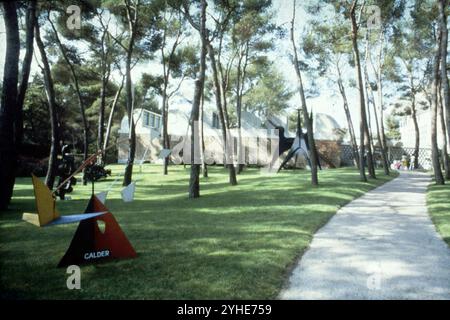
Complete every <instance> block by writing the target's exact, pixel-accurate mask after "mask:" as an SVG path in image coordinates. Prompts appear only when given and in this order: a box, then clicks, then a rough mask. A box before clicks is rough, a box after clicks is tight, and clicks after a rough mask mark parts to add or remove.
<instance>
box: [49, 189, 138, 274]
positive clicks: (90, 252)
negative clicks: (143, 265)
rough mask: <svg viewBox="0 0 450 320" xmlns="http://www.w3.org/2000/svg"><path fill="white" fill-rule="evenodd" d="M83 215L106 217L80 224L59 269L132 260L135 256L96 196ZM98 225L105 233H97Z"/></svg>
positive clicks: (112, 218)
mask: <svg viewBox="0 0 450 320" xmlns="http://www.w3.org/2000/svg"><path fill="white" fill-rule="evenodd" d="M85 212H107V213H105V214H103V215H100V216H97V217H94V218H91V219H87V220H83V221H81V222H80V224H79V225H78V228H77V231H76V232H75V235H74V236H73V239H72V242H71V243H70V246H69V249H67V251H66V253H65V255H64V257H63V258H62V259H61V261H60V262H59V264H58V267H67V266H70V265H82V264H90V263H97V262H103V261H107V260H111V259H127V258H135V257H136V256H137V254H136V251H134V248H133V246H132V245H131V243H130V242H129V241H128V239H127V237H126V236H125V234H124V233H123V231H122V229H121V228H120V226H119V224H118V223H117V221H116V219H115V218H114V216H113V214H112V213H111V212H109V209H108V208H107V207H105V205H104V204H102V203H101V202H100V200H99V199H97V197H96V196H95V195H92V197H91V199H90V200H89V204H88V206H87V208H86V210H85ZM98 221H103V222H104V224H105V228H104V232H102V231H101V230H100V228H99V226H98Z"/></svg>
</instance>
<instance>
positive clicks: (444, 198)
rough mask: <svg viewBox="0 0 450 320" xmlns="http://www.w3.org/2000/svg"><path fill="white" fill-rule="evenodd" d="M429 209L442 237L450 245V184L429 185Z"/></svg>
mask: <svg viewBox="0 0 450 320" xmlns="http://www.w3.org/2000/svg"><path fill="white" fill-rule="evenodd" d="M427 205H428V211H429V213H430V215H431V220H433V223H434V225H435V226H436V229H437V231H438V232H439V233H440V234H441V236H442V239H444V241H445V242H447V244H448V245H449V246H450V185H449V184H446V185H443V186H441V185H434V184H431V185H430V186H429V187H428V192H427Z"/></svg>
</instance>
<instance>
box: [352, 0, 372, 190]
mask: <svg viewBox="0 0 450 320" xmlns="http://www.w3.org/2000/svg"><path fill="white" fill-rule="evenodd" d="M356 4H357V0H354V1H353V4H352V8H351V13H350V18H351V21H352V46H353V55H354V57H355V62H356V68H355V70H356V78H357V80H358V86H359V110H360V112H361V116H360V123H359V135H360V136H359V175H360V179H361V181H363V182H366V181H367V178H366V172H365V163H364V156H365V141H364V136H365V132H366V128H367V119H366V106H365V99H364V84H363V81H362V76H361V62H360V59H359V49H358V26H357V24H356V16H355V10H356ZM369 152H370V150H369ZM367 162H369V161H367Z"/></svg>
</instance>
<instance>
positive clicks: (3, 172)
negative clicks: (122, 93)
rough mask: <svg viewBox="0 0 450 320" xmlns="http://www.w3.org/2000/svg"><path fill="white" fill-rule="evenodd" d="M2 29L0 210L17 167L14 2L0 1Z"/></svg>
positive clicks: (17, 43)
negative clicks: (3, 28) (3, 45)
mask: <svg viewBox="0 0 450 320" xmlns="http://www.w3.org/2000/svg"><path fill="white" fill-rule="evenodd" d="M3 19H4V22H5V29H6V54H5V65H4V71H3V87H2V97H1V108H0V181H1V183H0V210H5V209H7V208H8V205H9V203H10V202H11V197H12V193H13V189H14V183H15V171H16V166H17V154H16V145H15V141H14V122H15V115H16V113H17V82H18V78H19V54H20V38H19V26H18V21H17V7H16V3H15V2H3Z"/></svg>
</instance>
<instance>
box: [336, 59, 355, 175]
mask: <svg viewBox="0 0 450 320" xmlns="http://www.w3.org/2000/svg"><path fill="white" fill-rule="evenodd" d="M337 71H338V86H339V91H340V93H341V96H342V100H343V103H344V112H345V117H346V118H347V125H348V133H349V135H350V142H351V144H352V152H353V159H354V161H355V165H356V166H357V167H359V155H358V144H357V143H356V136H355V129H354V127H353V121H352V116H351V114H350V109H349V107H348V101H347V95H346V93H345V88H344V85H343V83H342V76H341V70H340V69H339V66H337Z"/></svg>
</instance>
